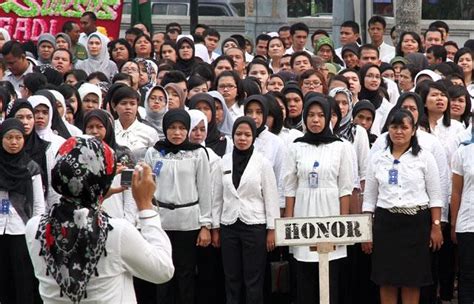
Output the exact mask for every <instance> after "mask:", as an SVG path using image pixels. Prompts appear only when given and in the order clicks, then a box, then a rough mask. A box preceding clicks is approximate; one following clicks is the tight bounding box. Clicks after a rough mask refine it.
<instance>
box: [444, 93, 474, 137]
mask: <svg viewBox="0 0 474 304" xmlns="http://www.w3.org/2000/svg"><path fill="white" fill-rule="evenodd" d="M448 93H449V97H450V99H453V98H459V97H462V96H464V99H465V100H466V108H465V109H464V113H462V114H461V122H463V123H464V126H465V127H466V128H467V127H468V126H469V122H470V120H471V95H470V94H469V91H468V90H467V89H466V87H464V86H460V85H453V86H450V87H449V88H448Z"/></svg>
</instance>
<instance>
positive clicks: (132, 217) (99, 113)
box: [84, 109, 137, 224]
mask: <svg viewBox="0 0 474 304" xmlns="http://www.w3.org/2000/svg"><path fill="white" fill-rule="evenodd" d="M84 134H87V135H91V136H94V137H96V138H98V139H100V140H103V141H104V142H105V143H106V144H107V145H109V147H110V148H112V149H113V150H114V152H115V155H117V174H116V175H115V177H114V180H113V182H112V186H111V188H110V189H111V190H112V191H109V192H108V195H109V196H108V198H106V199H105V200H104V202H103V203H102V207H103V208H104V210H105V211H106V212H107V214H108V215H110V216H111V217H116V218H126V219H127V220H128V221H129V222H130V223H132V224H136V214H137V210H136V209H137V208H136V205H135V203H134V202H133V198H132V193H131V191H130V189H124V188H122V187H121V186H120V178H121V175H120V173H121V172H122V171H123V170H124V169H127V168H133V167H134V165H135V162H134V159H133V155H132V151H130V149H128V148H127V147H124V146H120V145H118V144H117V143H116V141H115V132H114V128H113V118H112V116H111V115H110V114H109V113H107V112H106V111H104V110H100V109H97V110H92V111H91V112H89V113H87V114H86V116H85V117H84Z"/></svg>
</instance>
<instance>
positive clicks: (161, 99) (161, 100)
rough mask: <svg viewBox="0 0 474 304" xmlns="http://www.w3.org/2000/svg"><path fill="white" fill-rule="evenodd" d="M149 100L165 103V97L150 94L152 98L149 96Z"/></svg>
mask: <svg viewBox="0 0 474 304" xmlns="http://www.w3.org/2000/svg"><path fill="white" fill-rule="evenodd" d="M148 101H149V102H153V103H165V98H164V97H154V96H150V98H148Z"/></svg>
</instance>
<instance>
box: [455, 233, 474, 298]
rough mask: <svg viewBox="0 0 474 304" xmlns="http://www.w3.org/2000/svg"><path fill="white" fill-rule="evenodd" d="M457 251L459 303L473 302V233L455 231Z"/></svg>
mask: <svg viewBox="0 0 474 304" xmlns="http://www.w3.org/2000/svg"><path fill="white" fill-rule="evenodd" d="M456 236H457V239H458V251H459V292H458V303H459V304H472V303H474V233H473V232H468V233H457V234H456Z"/></svg>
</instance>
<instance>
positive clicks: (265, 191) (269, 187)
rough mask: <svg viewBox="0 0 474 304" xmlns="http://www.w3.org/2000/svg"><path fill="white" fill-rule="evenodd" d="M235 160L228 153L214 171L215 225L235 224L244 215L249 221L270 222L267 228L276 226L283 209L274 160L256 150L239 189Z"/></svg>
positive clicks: (248, 222) (267, 223) (243, 220)
mask: <svg viewBox="0 0 474 304" xmlns="http://www.w3.org/2000/svg"><path fill="white" fill-rule="evenodd" d="M232 164H233V162H232V154H226V155H224V157H223V158H222V159H221V160H220V162H219V164H218V168H217V170H215V171H214V177H213V181H214V182H215V186H214V189H215V191H214V202H213V206H212V227H213V228H219V227H220V224H224V225H232V224H234V223H235V222H236V221H237V219H240V220H241V221H242V222H244V223H245V224H247V225H254V224H266V225H267V229H274V228H275V219H276V218H279V217H280V209H279V205H278V192H277V185H276V180H275V174H274V173H273V169H272V166H271V164H270V162H269V161H268V160H267V159H266V158H265V157H264V156H263V155H262V154H260V153H259V152H258V151H254V152H253V153H252V156H251V157H250V160H249V162H248V164H247V167H246V168H245V171H244V173H243V174H242V177H241V180H240V184H239V187H238V188H237V189H235V186H234V184H233V182H232Z"/></svg>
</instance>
